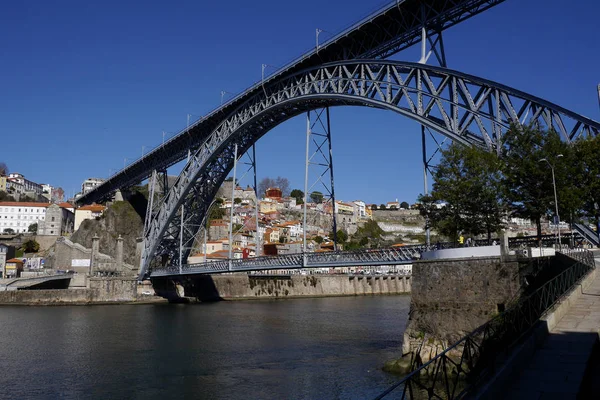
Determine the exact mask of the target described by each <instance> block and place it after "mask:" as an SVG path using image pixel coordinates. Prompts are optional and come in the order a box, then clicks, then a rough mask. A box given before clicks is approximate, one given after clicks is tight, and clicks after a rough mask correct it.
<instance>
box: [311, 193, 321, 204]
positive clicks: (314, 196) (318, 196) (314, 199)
mask: <svg viewBox="0 0 600 400" xmlns="http://www.w3.org/2000/svg"><path fill="white" fill-rule="evenodd" d="M310 199H311V200H312V202H313V203H317V204H320V203H322V202H323V193H321V192H312V193H311V194H310Z"/></svg>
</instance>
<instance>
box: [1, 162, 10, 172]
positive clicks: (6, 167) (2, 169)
mask: <svg viewBox="0 0 600 400" xmlns="http://www.w3.org/2000/svg"><path fill="white" fill-rule="evenodd" d="M0 175H8V166H7V165H6V163H5V162H4V161H0Z"/></svg>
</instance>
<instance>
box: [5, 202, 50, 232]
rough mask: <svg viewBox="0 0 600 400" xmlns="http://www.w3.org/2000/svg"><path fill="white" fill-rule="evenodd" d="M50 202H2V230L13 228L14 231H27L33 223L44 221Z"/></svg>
mask: <svg viewBox="0 0 600 400" xmlns="http://www.w3.org/2000/svg"><path fill="white" fill-rule="evenodd" d="M49 205H50V204H48V203H29V202H25V203H18V202H14V201H5V202H0V232H5V231H6V230H7V229H11V230H12V231H13V232H14V233H25V232H27V230H28V228H29V226H30V225H32V224H38V225H39V223H40V222H43V221H44V220H45V218H46V209H47V208H48V206H49Z"/></svg>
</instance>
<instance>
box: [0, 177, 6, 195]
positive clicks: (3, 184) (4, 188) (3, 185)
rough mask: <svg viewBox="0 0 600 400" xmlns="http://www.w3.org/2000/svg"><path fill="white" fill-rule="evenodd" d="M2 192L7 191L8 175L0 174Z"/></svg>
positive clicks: (0, 190) (0, 189)
mask: <svg viewBox="0 0 600 400" xmlns="http://www.w3.org/2000/svg"><path fill="white" fill-rule="evenodd" d="M0 192H6V176H4V175H0Z"/></svg>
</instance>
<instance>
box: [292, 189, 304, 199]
mask: <svg viewBox="0 0 600 400" xmlns="http://www.w3.org/2000/svg"><path fill="white" fill-rule="evenodd" d="M290 196H291V197H294V198H295V199H296V201H298V199H304V192H303V191H302V190H300V189H294V190H292V192H291V193H290Z"/></svg>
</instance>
